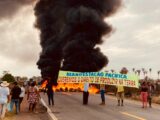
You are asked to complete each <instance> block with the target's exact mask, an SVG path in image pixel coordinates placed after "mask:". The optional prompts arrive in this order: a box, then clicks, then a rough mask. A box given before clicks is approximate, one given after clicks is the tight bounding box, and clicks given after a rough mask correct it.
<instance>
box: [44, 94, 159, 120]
mask: <svg viewBox="0 0 160 120" xmlns="http://www.w3.org/2000/svg"><path fill="white" fill-rule="evenodd" d="M42 98H43V99H44V101H45V102H46V103H47V97H46V95H43V94H42ZM100 102H101V99H100V95H99V94H96V95H90V97H89V104H88V105H87V106H84V105H82V93H56V94H55V106H50V109H51V111H52V113H53V114H54V115H55V116H56V118H57V119H58V120H160V106H159V105H154V106H153V108H147V109H143V108H141V103H140V102H137V101H132V100H125V106H124V107H118V106H117V100H116V98H115V97H112V96H106V105H105V106H100V105H99V103H100Z"/></svg>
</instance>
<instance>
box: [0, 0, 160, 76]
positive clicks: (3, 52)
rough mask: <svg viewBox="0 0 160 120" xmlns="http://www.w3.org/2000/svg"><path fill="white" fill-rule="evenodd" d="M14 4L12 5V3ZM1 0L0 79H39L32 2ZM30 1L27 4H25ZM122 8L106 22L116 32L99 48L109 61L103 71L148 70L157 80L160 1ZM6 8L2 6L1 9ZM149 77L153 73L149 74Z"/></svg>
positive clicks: (137, 1)
mask: <svg viewBox="0 0 160 120" xmlns="http://www.w3.org/2000/svg"><path fill="white" fill-rule="evenodd" d="M11 1H12V2H11ZM13 1H16V0H5V2H3V0H2V1H0V76H2V73H3V71H4V70H6V71H9V72H10V73H12V74H13V75H15V76H28V77H31V76H39V75H40V70H38V68H37V66H36V62H37V60H38V58H39V53H40V51H41V47H40V44H39V43H40V40H39V31H38V30H37V29H35V28H34V22H35V16H34V11H33V8H34V4H33V3H32V1H33V0H21V2H20V0H18V1H19V2H17V3H16V2H14V3H15V4H13ZM26 1H27V2H26ZM123 1H124V2H123V6H122V7H121V9H120V10H119V11H118V12H117V13H116V14H115V15H114V16H112V17H110V18H106V19H105V21H106V22H108V23H109V24H111V25H112V26H113V29H114V32H113V33H112V34H111V35H110V36H104V37H103V39H104V43H103V44H102V45H100V47H101V49H102V51H103V53H104V54H105V55H106V56H107V57H108V58H109V64H108V66H106V67H105V68H104V70H110V69H114V70H115V71H117V72H118V71H119V70H120V69H121V68H122V67H127V68H128V69H129V70H130V71H131V70H132V68H135V69H142V68H145V69H146V70H147V71H148V69H149V68H152V74H151V77H154V78H157V71H158V70H160V61H159V59H160V56H159V54H160V49H159V48H160V22H159V20H160V8H159V5H160V0H123ZM2 6H3V7H2ZM11 8H12V9H11ZM148 76H150V74H149V75H148Z"/></svg>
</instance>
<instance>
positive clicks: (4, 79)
mask: <svg viewBox="0 0 160 120" xmlns="http://www.w3.org/2000/svg"><path fill="white" fill-rule="evenodd" d="M2 81H7V82H8V83H11V82H15V79H14V77H13V76H12V75H11V74H9V73H6V74H5V75H4V76H3V77H2Z"/></svg>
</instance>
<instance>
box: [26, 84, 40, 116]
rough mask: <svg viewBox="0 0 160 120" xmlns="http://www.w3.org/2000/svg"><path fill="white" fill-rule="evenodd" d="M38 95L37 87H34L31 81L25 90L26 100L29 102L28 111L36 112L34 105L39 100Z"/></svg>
mask: <svg viewBox="0 0 160 120" xmlns="http://www.w3.org/2000/svg"><path fill="white" fill-rule="evenodd" d="M39 96H40V95H39V91H38V89H37V87H35V82H33V83H32V84H31V86H30V87H29V89H28V92H27V100H28V103H29V111H30V112H34V113H37V112H36V105H37V103H38V101H39Z"/></svg>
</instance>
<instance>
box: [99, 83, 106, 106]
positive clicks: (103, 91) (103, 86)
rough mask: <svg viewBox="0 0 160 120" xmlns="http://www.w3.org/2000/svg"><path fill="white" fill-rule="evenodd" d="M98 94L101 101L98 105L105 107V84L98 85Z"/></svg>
mask: <svg viewBox="0 0 160 120" xmlns="http://www.w3.org/2000/svg"><path fill="white" fill-rule="evenodd" d="M100 94H101V99H102V103H100V105H105V84H100Z"/></svg>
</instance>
